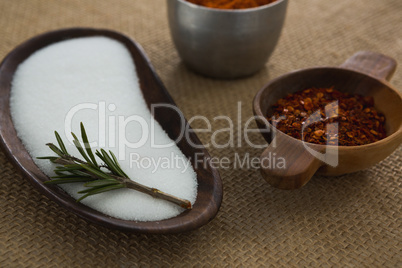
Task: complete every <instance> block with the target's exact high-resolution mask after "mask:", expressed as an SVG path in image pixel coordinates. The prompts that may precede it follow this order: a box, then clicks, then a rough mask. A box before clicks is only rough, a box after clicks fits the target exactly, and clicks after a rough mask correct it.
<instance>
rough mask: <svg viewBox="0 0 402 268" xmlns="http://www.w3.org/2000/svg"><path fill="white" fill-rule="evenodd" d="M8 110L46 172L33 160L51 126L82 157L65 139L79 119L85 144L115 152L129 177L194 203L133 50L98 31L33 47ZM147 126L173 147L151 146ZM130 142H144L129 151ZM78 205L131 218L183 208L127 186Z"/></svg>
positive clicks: (189, 176)
mask: <svg viewBox="0 0 402 268" xmlns="http://www.w3.org/2000/svg"><path fill="white" fill-rule="evenodd" d="M10 108H11V116H12V120H13V122H14V126H15V128H16V130H17V133H18V136H19V138H20V139H21V140H22V142H23V144H24V145H25V147H26V149H27V150H28V152H29V153H30V155H31V156H32V158H33V159H34V161H35V163H36V164H37V165H38V166H39V168H40V169H41V170H42V171H43V172H44V173H45V174H47V175H48V176H53V175H54V172H53V170H54V168H55V165H54V164H52V163H50V161H47V160H38V159H36V157H39V156H48V155H52V152H51V151H50V149H49V148H48V147H47V146H46V145H45V144H46V143H48V142H53V143H55V144H56V139H55V137H54V131H55V130H56V131H58V132H59V134H60V135H61V137H62V139H63V140H64V141H65V143H66V147H67V150H68V151H69V153H70V154H72V155H74V156H80V155H79V153H78V151H77V150H76V148H75V146H74V145H73V144H72V143H71V142H68V141H67V140H68V139H69V140H71V134H69V133H68V130H69V128H71V130H72V131H73V132H74V133H75V134H77V136H78V137H80V130H79V123H80V122H83V123H84V126H85V128H86V130H87V135H88V137H89V140H90V142H91V143H96V144H91V145H96V146H93V149H94V150H95V149H98V148H104V149H106V150H111V151H112V152H114V154H115V155H116V156H118V158H119V163H120V164H121V166H122V169H123V170H124V171H125V172H126V173H127V175H128V176H129V177H130V178H131V179H133V180H135V181H137V182H139V183H142V184H144V185H147V186H149V187H155V188H158V189H159V190H161V191H164V192H166V193H169V194H172V195H175V196H177V197H180V198H184V199H187V200H189V201H190V202H191V203H194V202H195V199H196V196H197V179H196V173H195V171H194V169H193V167H192V166H191V164H190V162H189V161H188V159H187V158H186V157H185V156H184V155H183V153H182V152H181V151H180V149H179V148H178V147H177V146H176V145H175V144H174V142H172V140H171V139H170V138H169V137H168V135H167V134H166V132H165V131H164V130H163V129H162V128H161V126H160V125H159V124H158V123H157V122H156V123H155V122H154V120H152V116H151V113H150V111H149V109H148V108H147V105H146V103H145V100H144V98H143V96H142V93H141V90H140V85H139V78H138V76H137V73H136V67H135V65H134V63H133V60H132V58H131V55H130V53H129V51H128V50H127V49H126V47H125V46H124V45H123V44H121V43H119V42H118V41H115V40H113V39H110V38H107V37H101V36H99V37H85V38H75V39H70V40H67V41H61V42H58V43H55V44H52V45H49V46H47V47H45V48H42V49H40V50H38V51H37V52H35V53H34V54H32V55H31V56H30V57H29V58H27V59H26V60H25V61H24V62H23V63H21V64H20V65H19V67H18V69H17V71H16V72H15V75H14V78H13V82H12V89H11V98H10ZM152 121H153V122H152ZM151 123H154V127H153V128H154V129H152V128H151V127H150V126H151ZM151 131H153V133H152V134H153V136H154V137H152V138H153V140H154V143H156V144H173V145H172V146H169V147H165V148H155V146H152V144H151V136H152V135H151ZM66 132H67V134H66ZM143 141H145V142H143ZM135 143H137V145H138V144H140V143H143V144H142V146H141V147H139V148H131V147H134V146H132V145H133V144H135ZM128 145H130V146H128ZM60 187H62V188H63V189H64V190H65V191H66V192H67V193H69V194H70V195H71V196H73V197H74V198H76V199H77V198H79V197H80V196H81V195H80V194H78V193H77V192H78V191H80V190H82V189H84V186H83V185H82V183H73V184H62V185H60ZM82 203H84V204H85V205H87V206H89V207H91V208H93V209H95V210H98V211H100V212H102V213H104V214H107V215H109V216H112V217H115V218H120V219H125V220H134V221H157V220H163V219H167V218H171V217H174V216H176V215H178V214H180V213H181V212H182V211H183V209H182V208H180V207H179V206H177V205H174V204H172V203H169V202H167V201H164V200H160V199H156V198H153V197H151V196H149V195H146V194H143V193H140V192H137V191H134V190H130V189H120V190H114V191H110V192H106V193H102V194H98V195H94V196H90V197H88V198H86V199H84V200H83V201H82Z"/></svg>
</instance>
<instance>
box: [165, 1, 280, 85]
mask: <svg viewBox="0 0 402 268" xmlns="http://www.w3.org/2000/svg"><path fill="white" fill-rule="evenodd" d="M287 2H288V1H287V0H277V1H276V2H273V3H271V4H268V5H265V6H260V7H256V8H248V9H230V10H228V9H216V8H207V7H203V6H198V5H194V4H192V3H189V2H187V1H185V0H167V3H168V17H169V26H170V32H171V34H172V38H173V41H174V44H175V46H176V49H177V51H178V53H179V55H180V57H181V58H182V60H183V61H184V63H185V64H186V65H187V66H188V67H189V68H190V69H192V70H194V71H196V72H198V73H200V74H204V75H206V76H210V77H216V78H237V77H242V76H248V75H251V74H253V73H255V72H257V71H259V70H260V69H262V68H263V67H264V65H265V63H266V62H267V61H268V58H269V57H270V55H271V54H272V52H273V50H274V48H275V46H276V44H277V42H278V39H279V36H280V33H281V30H282V26H283V22H284V19H285V15H286V7H287Z"/></svg>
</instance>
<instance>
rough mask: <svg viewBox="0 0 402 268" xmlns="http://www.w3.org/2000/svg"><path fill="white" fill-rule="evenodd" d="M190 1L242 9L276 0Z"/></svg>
mask: <svg viewBox="0 0 402 268" xmlns="http://www.w3.org/2000/svg"><path fill="white" fill-rule="evenodd" d="M187 1H188V2H190V3H193V4H196V5H200V6H205V7H210V8H220V9H244V8H253V7H259V6H263V5H268V4H270V3H272V2H275V1H276V0H187Z"/></svg>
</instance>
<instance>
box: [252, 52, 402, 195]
mask: <svg viewBox="0 0 402 268" xmlns="http://www.w3.org/2000/svg"><path fill="white" fill-rule="evenodd" d="M395 69H396V61H395V60H394V59H392V58H389V57H387V56H384V55H382V54H378V53H374V52H367V51H361V52H357V53H356V54H354V55H353V56H352V57H351V58H349V59H348V60H346V61H345V62H344V63H343V64H342V65H341V66H340V67H317V68H309V69H303V70H298V71H294V72H290V73H288V74H285V75H283V76H281V77H278V78H276V79H274V80H272V81H271V82H269V83H268V84H267V85H265V86H264V87H263V88H262V89H261V90H260V91H259V92H258V93H257V95H256V96H255V98H254V101H253V110H254V114H255V116H256V122H257V124H258V127H259V128H260V130H261V133H262V135H263V136H264V138H265V139H266V141H267V142H268V143H269V146H268V147H267V148H266V149H265V151H264V152H263V153H262V154H261V173H262V175H263V177H264V179H265V180H266V181H267V182H268V183H270V184H271V185H272V186H274V187H277V188H280V189H297V188H300V187H302V186H303V185H305V184H306V183H307V182H308V181H309V180H310V179H311V177H312V176H313V175H314V174H315V173H317V174H322V175H328V176H336V175H341V174H346V173H351V172H355V171H359V170H362V169H366V168H368V167H370V166H373V165H374V164H376V163H378V162H380V161H381V160H383V159H384V158H386V157H387V156H389V155H390V154H391V153H392V152H393V151H394V150H395V149H396V148H397V147H398V146H399V145H400V144H401V142H402V96H401V93H400V92H398V90H397V89H396V88H394V87H392V86H391V85H390V84H389V83H388V80H389V79H390V78H391V76H392V74H393V73H394V72H395ZM312 87H316V88H330V87H334V89H336V90H339V91H341V92H348V93H355V94H360V95H363V96H372V97H373V98H374V105H375V108H376V109H377V110H378V111H379V112H381V113H383V114H384V115H385V118H386V131H387V137H386V138H384V139H382V140H380V141H377V142H374V143H370V144H367V145H361V146H330V145H318V144H312V143H307V142H303V141H301V140H298V139H295V138H293V137H291V136H289V135H286V134H285V133H283V132H281V131H279V130H277V129H276V128H275V127H274V126H273V125H271V124H269V123H268V122H267V118H269V117H270V116H272V110H271V107H272V105H273V104H274V103H275V102H276V101H278V100H279V99H281V98H283V97H285V96H287V95H288V94H290V93H294V92H297V91H300V90H304V89H307V88H312ZM272 157H275V158H279V157H282V158H283V159H284V160H285V165H282V166H281V167H277V166H271V165H269V164H267V161H268V160H270V159H271V158H272ZM270 161H271V160H270Z"/></svg>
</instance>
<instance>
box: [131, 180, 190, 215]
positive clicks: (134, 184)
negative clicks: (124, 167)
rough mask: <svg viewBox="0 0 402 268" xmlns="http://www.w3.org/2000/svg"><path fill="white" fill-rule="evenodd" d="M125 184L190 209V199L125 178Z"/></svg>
mask: <svg viewBox="0 0 402 268" xmlns="http://www.w3.org/2000/svg"><path fill="white" fill-rule="evenodd" d="M125 185H126V187H127V188H129V189H133V190H137V191H139V192H142V193H145V194H149V195H151V196H152V197H155V198H160V199H163V200H166V201H169V202H172V203H174V204H176V205H179V206H181V207H182V208H185V209H191V202H190V201H188V200H186V199H182V198H179V197H176V196H174V195H170V194H167V193H165V192H162V191H160V190H158V189H156V188H151V187H148V186H145V185H143V184H140V183H138V182H135V181H132V180H130V179H126V180H125Z"/></svg>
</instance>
